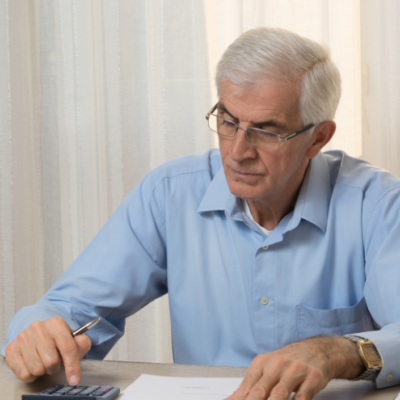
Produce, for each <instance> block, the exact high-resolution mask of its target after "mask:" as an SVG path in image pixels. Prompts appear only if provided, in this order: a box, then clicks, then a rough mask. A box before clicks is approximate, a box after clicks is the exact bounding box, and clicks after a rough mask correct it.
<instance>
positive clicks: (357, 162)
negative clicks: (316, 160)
mask: <svg viewBox="0 0 400 400" xmlns="http://www.w3.org/2000/svg"><path fill="white" fill-rule="evenodd" d="M324 157H325V159H326V161H327V163H328V165H329V170H330V171H331V179H332V186H336V185H339V186H341V187H343V186H348V187H352V188H357V189H359V190H361V191H362V192H363V195H364V197H365V198H368V199H369V200H371V201H372V202H376V201H378V200H379V199H380V198H381V197H382V196H384V195H385V194H386V193H389V192H391V191H393V190H396V189H400V180H399V179H398V178H397V177H396V176H394V175H393V174H391V173H390V172H389V171H386V170H384V169H382V168H379V167H377V166H375V165H372V164H370V163H369V162H367V161H364V160H361V159H359V158H354V157H351V156H349V155H347V154H346V153H345V152H343V151H339V150H335V151H327V152H325V153H324Z"/></svg>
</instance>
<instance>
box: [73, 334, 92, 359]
mask: <svg viewBox="0 0 400 400" xmlns="http://www.w3.org/2000/svg"><path fill="white" fill-rule="evenodd" d="M75 343H76V345H77V346H78V351H79V359H80V360H82V358H83V357H84V355H85V354H86V353H87V352H88V351H89V350H90V348H91V347H92V341H91V340H90V338H89V336H86V335H79V336H76V337H75Z"/></svg>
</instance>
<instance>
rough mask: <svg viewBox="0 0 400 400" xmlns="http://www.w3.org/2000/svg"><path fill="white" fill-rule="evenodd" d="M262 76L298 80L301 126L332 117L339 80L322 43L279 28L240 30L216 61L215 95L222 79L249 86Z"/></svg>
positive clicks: (334, 111)
mask: <svg viewBox="0 0 400 400" xmlns="http://www.w3.org/2000/svg"><path fill="white" fill-rule="evenodd" d="M263 79H281V80H283V81H286V82H291V83H294V84H296V83H298V82H300V84H301V93H300V100H299V111H300V117H301V118H302V120H303V124H304V125H308V124H310V123H314V124H315V125H317V124H319V123H320V122H323V121H328V120H333V119H334V117H335V113H336V109H337V106H338V103H339V99H340V94H341V79H340V73H339V70H338V69H337V67H336V65H335V64H334V63H333V62H332V61H331V57H330V52H329V49H328V48H327V47H326V46H323V45H320V44H318V43H316V42H314V41H312V40H310V39H307V38H305V37H302V36H299V35H297V34H296V33H293V32H289V31H287V30H285V29H280V28H256V29H251V30H249V31H247V32H245V33H243V34H242V35H241V36H239V38H238V39H236V40H235V41H234V42H233V43H232V44H231V45H230V46H229V47H228V49H227V50H226V51H225V53H224V54H223V55H222V57H221V60H220V61H219V63H218V66H217V74H216V83H217V89H218V95H220V90H221V82H222V81H223V80H229V81H232V82H234V83H235V84H237V85H243V86H251V85H252V84H254V83H256V82H258V81H260V80H263ZM309 133H310V134H311V133H312V132H309Z"/></svg>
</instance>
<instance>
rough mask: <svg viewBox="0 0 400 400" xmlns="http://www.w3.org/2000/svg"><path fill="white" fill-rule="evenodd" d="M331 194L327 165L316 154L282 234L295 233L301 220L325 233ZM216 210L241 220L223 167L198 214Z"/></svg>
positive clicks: (324, 160) (205, 196)
mask: <svg viewBox="0 0 400 400" xmlns="http://www.w3.org/2000/svg"><path fill="white" fill-rule="evenodd" d="M331 194H332V189H331V184H330V174H329V168H328V164H327V161H326V159H325V157H324V156H323V154H321V153H319V154H318V155H317V156H316V157H315V158H314V159H312V160H311V162H310V166H309V168H308V169H307V172H306V175H305V177H304V180H303V184H302V186H301V189H300V193H299V196H298V198H297V202H296V205H295V209H294V212H293V214H292V218H290V220H289V221H287V224H285V225H286V227H285V229H284V231H289V230H291V229H294V228H295V227H296V226H297V225H298V224H299V222H300V219H301V218H303V219H305V220H307V221H309V222H311V223H312V224H314V225H316V226H318V227H319V228H320V229H321V230H322V231H323V232H325V230H326V224H327V218H328V210H329V201H330V198H331ZM218 210H223V211H225V212H226V214H227V216H228V217H230V218H232V219H234V220H242V211H243V210H242V208H241V202H240V201H238V199H237V198H236V196H235V195H233V194H231V192H230V191H229V187H228V183H227V182H226V178H225V172H224V168H223V167H221V168H220V170H219V171H218V172H217V174H216V175H215V177H214V179H213V180H212V182H211V184H210V186H209V187H208V189H207V192H206V194H205V195H204V197H203V199H202V201H201V203H200V206H199V208H198V209H197V211H198V212H206V211H218ZM286 217H287V216H286ZM286 217H285V218H284V219H286Z"/></svg>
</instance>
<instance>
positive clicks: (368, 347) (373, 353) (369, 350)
mask: <svg viewBox="0 0 400 400" xmlns="http://www.w3.org/2000/svg"><path fill="white" fill-rule="evenodd" d="M344 337H345V338H346V339H349V340H351V341H352V342H355V343H357V348H358V352H359V354H360V357H361V359H362V362H363V363H364V365H365V368H366V371H365V372H363V373H362V374H361V375H359V376H357V377H356V378H353V379H351V380H352V381H359V380H362V379H374V378H375V377H376V376H377V375H378V372H379V371H380V370H381V369H382V358H381V356H380V354H379V352H378V350H377V348H376V347H375V345H374V344H373V343H372V342H371V341H370V340H368V339H363V338H361V337H359V336H354V335H346V336H344ZM374 375H375V376H374Z"/></svg>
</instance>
